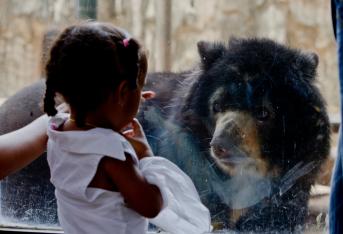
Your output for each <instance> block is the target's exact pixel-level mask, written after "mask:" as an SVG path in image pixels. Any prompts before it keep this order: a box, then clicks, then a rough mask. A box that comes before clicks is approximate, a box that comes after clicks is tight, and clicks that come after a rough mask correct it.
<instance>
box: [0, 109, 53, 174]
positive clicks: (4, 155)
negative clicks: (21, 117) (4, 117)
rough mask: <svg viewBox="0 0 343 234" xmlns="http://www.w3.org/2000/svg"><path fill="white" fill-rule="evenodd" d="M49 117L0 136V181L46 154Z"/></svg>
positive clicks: (41, 118) (42, 117) (40, 118)
mask: <svg viewBox="0 0 343 234" xmlns="http://www.w3.org/2000/svg"><path fill="white" fill-rule="evenodd" d="M47 123H48V117H47V116H46V115H43V116H41V117H39V118H38V119H36V120H34V121H33V122H32V123H30V124H28V125H27V126H25V127H23V128H20V129H18V130H16V131H13V132H10V133H7V134H4V135H2V136H0V179H3V178H4V177H6V176H7V175H9V174H11V173H13V172H15V171H17V170H20V169H22V168H23V167H25V166H27V165H28V164H30V163H31V162H32V161H33V160H35V159H36V158H38V157H39V156H40V155H41V154H43V153H44V151H45V149H46V143H47V140H48V137H47V135H46V131H47Z"/></svg>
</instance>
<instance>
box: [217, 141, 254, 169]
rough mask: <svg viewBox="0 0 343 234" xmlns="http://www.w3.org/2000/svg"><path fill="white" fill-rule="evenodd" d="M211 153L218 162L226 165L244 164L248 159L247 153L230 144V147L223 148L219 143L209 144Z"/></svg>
mask: <svg viewBox="0 0 343 234" xmlns="http://www.w3.org/2000/svg"><path fill="white" fill-rule="evenodd" d="M211 155H212V157H214V159H215V160H216V161H217V162H218V163H219V164H224V165H228V166H235V165H239V164H245V163H248V162H249V161H250V158H249V157H248V154H247V153H245V152H244V151H243V150H241V149H239V147H237V146H231V147H230V148H224V147H221V146H219V145H212V146H211Z"/></svg>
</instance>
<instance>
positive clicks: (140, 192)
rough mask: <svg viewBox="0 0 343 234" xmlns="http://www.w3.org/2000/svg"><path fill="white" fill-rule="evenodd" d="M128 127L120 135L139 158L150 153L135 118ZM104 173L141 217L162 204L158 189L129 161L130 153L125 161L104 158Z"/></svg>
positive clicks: (152, 212) (151, 214)
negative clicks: (128, 128)
mask: <svg viewBox="0 0 343 234" xmlns="http://www.w3.org/2000/svg"><path fill="white" fill-rule="evenodd" d="M131 127H132V129H131V130H128V131H125V132H124V133H123V135H124V136H125V137H126V139H127V140H128V141H129V142H130V143H131V144H132V146H133V147H134V149H135V151H136V154H137V156H138V158H139V159H141V158H143V157H150V156H153V153H152V150H151V148H150V146H149V144H148V141H147V139H146V137H145V134H144V131H143V128H142V126H141V125H140V123H139V122H138V120H137V119H134V120H133V121H132V123H131ZM100 163H103V168H104V169H105V172H106V174H107V175H108V176H109V178H110V179H111V180H112V182H113V183H114V184H115V185H116V187H117V188H118V190H119V192H120V193H121V194H122V195H123V197H124V199H125V201H126V203H127V204H128V206H129V207H130V208H132V209H133V210H135V211H136V212H138V213H139V214H141V215H142V216H144V217H147V218H153V217H155V216H157V215H158V213H159V212H160V211H161V209H162V207H163V199H162V195H161V192H160V189H159V188H158V187H157V186H155V185H153V184H150V183H148V181H147V180H146V179H145V178H144V176H143V175H142V174H141V173H140V171H139V170H138V168H137V166H136V165H135V164H134V163H133V160H132V158H131V156H129V155H128V156H127V157H126V160H125V161H120V160H116V159H113V158H109V157H105V158H104V159H103V160H102V162H100Z"/></svg>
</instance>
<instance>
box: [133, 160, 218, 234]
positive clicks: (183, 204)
mask: <svg viewBox="0 0 343 234" xmlns="http://www.w3.org/2000/svg"><path fill="white" fill-rule="evenodd" d="M139 168H140V170H141V172H142V173H143V175H144V177H145V178H146V179H147V181H148V182H149V183H151V184H154V185H156V186H158V187H159V189H160V191H161V194H162V197H163V203H164V205H163V207H164V208H163V209H162V211H161V212H160V213H159V214H158V216H156V217H155V218H153V219H150V222H151V223H152V224H154V225H156V226H158V227H160V228H162V229H163V230H165V231H166V232H169V233H174V234H200V233H204V232H209V231H211V229H212V226H211V217H210V213H209V211H208V209H207V208H206V207H205V206H204V205H203V204H202V203H201V201H200V198H199V195H198V192H197V190H196V188H195V186H194V184H193V182H192V180H191V179H190V178H189V177H188V176H187V175H186V174H185V173H184V172H183V171H181V170H180V169H179V168H178V167H177V166H176V165H175V164H174V163H172V162H170V161H169V160H167V159H165V158H162V157H146V158H143V159H141V160H140V162H139Z"/></svg>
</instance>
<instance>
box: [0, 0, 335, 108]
mask: <svg viewBox="0 0 343 234" xmlns="http://www.w3.org/2000/svg"><path fill="white" fill-rule="evenodd" d="M155 1H156V0H98V19H99V20H102V21H110V22H112V23H114V24H116V25H119V26H121V27H123V28H126V29H128V31H130V32H131V33H132V34H133V35H134V36H136V37H138V38H140V39H141V40H142V41H143V44H144V45H145V46H146V47H147V49H148V50H149V52H150V57H149V60H150V61H149V62H150V71H154V70H155V61H156V58H155V55H154V51H155V50H156V48H155V46H156V42H155V38H156V32H155V25H156V17H155V12H156V11H155V7H156V4H155V3H156V2H155ZM76 2H77V1H76V0H25V1H23V0H1V1H0V97H3V96H8V95H11V94H13V93H14V92H15V91H16V90H17V89H19V88H21V87H23V86H25V85H26V84H29V83H31V82H32V81H34V80H36V79H39V77H40V76H41V75H40V57H41V44H42V42H41V41H42V37H43V33H44V32H45V31H46V30H47V29H48V28H49V27H51V26H56V25H57V26H64V25H67V24H68V23H73V22H75V21H76V20H77V7H76ZM171 35H172V38H171V41H170V43H171V48H172V70H173V71H182V70H185V69H188V68H190V67H192V66H193V64H194V63H196V62H197V61H198V56H197V49H196V42H197V41H199V40H210V41H223V40H224V41H226V40H227V39H228V38H229V37H230V36H238V37H240V36H243V37H247V36H258V37H260V36H261V37H269V38H272V39H275V40H277V41H279V42H282V43H286V44H289V45H290V46H292V47H297V48H301V49H305V50H309V51H314V52H316V53H317V54H318V55H319V57H320V65H319V68H318V75H319V82H318V85H319V87H320V89H321V90H322V92H323V93H324V96H325V98H326V99H327V102H328V104H329V105H328V106H329V111H330V112H334V113H337V112H338V97H337V94H338V81H337V58H336V51H335V41H334V36H333V32H332V26H331V16H330V1H328V0H210V1H208V0H172V34H171Z"/></svg>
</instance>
